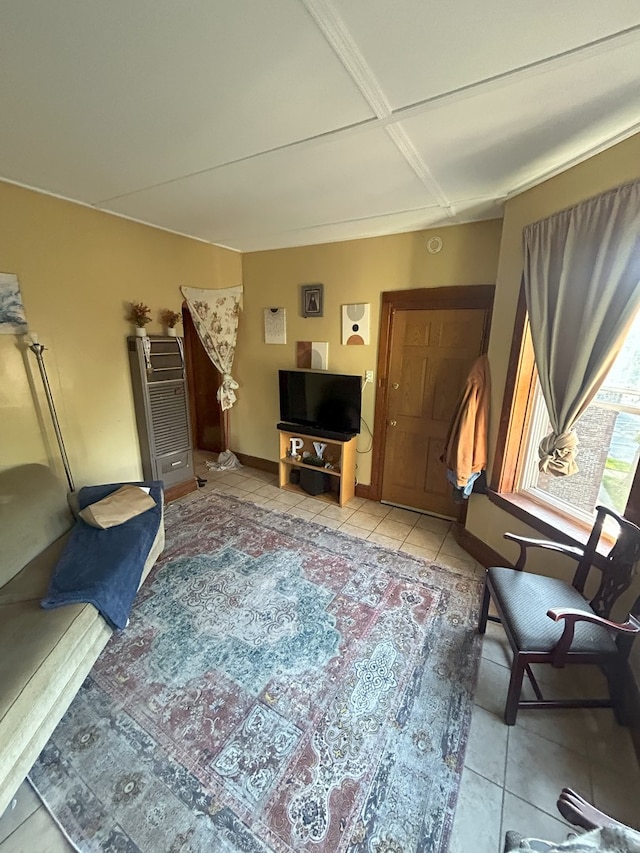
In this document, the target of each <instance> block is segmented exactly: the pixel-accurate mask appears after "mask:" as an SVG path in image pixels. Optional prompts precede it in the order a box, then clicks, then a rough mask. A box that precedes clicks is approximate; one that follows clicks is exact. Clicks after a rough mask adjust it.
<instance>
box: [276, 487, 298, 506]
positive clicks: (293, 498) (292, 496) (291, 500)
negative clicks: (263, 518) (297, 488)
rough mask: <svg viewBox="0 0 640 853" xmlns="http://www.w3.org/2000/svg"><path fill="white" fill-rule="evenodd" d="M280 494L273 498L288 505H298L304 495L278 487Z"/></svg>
mask: <svg viewBox="0 0 640 853" xmlns="http://www.w3.org/2000/svg"><path fill="white" fill-rule="evenodd" d="M278 491H279V492H280V494H279V495H278V496H277V497H276V498H275V500H277V501H280V503H283V504H287V505H288V506H298V504H301V503H302V502H303V501H304V495H301V494H300V493H299V492H288V491H286V490H285V489H278Z"/></svg>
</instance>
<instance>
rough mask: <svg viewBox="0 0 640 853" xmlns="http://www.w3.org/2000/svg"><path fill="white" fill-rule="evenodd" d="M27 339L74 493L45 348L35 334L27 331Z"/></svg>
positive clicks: (65, 470) (72, 489)
mask: <svg viewBox="0 0 640 853" xmlns="http://www.w3.org/2000/svg"><path fill="white" fill-rule="evenodd" d="M27 339H28V340H30V341H31V343H30V344H29V349H30V350H31V352H32V353H33V354H34V355H35V357H36V361H37V362H38V367H39V368H40V376H41V377H42V384H43V385H44V393H45V395H46V397H47V403H48V405H49V413H50V414H51V420H52V421H53V429H54V431H55V434H56V439H57V441H58V447H59V448H60V456H61V457H62V464H63V465H64V472H65V474H66V475H67V482H68V483H69V490H70V491H72V492H75V489H76V487H75V485H74V483H73V476H72V474H71V466H70V465H69V459H68V457H67V451H66V449H65V446H64V441H63V439H62V432H61V431H60V423H59V421H58V415H57V412H56V407H55V404H54V402H53V395H52V394H51V386H50V385H49V378H48V376H47V370H46V368H45V366H44V357H43V355H42V353H43V352H44V351H45V349H46V347H45V346H43V345H42V344H41V343H40V342H39V341H38V335H37V333H36V332H32V331H29V332H28V333H27Z"/></svg>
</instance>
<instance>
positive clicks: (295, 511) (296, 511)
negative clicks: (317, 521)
mask: <svg viewBox="0 0 640 853" xmlns="http://www.w3.org/2000/svg"><path fill="white" fill-rule="evenodd" d="M286 512H287V514H288V515H292V516H294V518H303V519H304V520H305V521H313V520H314V518H315V517H316V516H315V513H313V512H309V511H308V510H306V509H301V508H300V507H299V506H289V507H287V509H286Z"/></svg>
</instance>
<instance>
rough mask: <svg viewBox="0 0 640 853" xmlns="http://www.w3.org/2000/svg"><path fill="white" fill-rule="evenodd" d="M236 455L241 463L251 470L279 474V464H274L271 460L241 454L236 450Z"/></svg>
mask: <svg viewBox="0 0 640 853" xmlns="http://www.w3.org/2000/svg"><path fill="white" fill-rule="evenodd" d="M234 453H235V454H236V456H237V457H238V459H239V460H240V462H242V464H243V465H247V466H248V467H249V468H257V469H258V470H259V471H268V472H269V474H277V473H278V463H277V462H273V461H272V460H271V459H262V458H261V457H260V456H249V455H248V454H247V453H239V452H238V451H235V450H234Z"/></svg>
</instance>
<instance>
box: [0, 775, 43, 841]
mask: <svg viewBox="0 0 640 853" xmlns="http://www.w3.org/2000/svg"><path fill="white" fill-rule="evenodd" d="M12 806H13V807H12ZM39 808H40V800H39V799H38V797H37V796H36V794H35V793H34V790H33V788H32V787H31V785H30V784H29V783H28V782H27V781H24V782H23V783H22V785H20V787H19V788H18V790H17V791H16V793H15V794H14V796H13V803H10V804H9V805H8V806H7V808H6V809H5V812H4V814H3V815H2V816H1V817H0V842H2V841H4V839H5V838H7V837H8V836H9V835H11V833H12V832H14V831H15V830H16V829H17V828H18V827H19V826H20V824H21V823H24V821H25V820H26V819H27V818H28V817H29V816H30V815H32V814H33V813H34V812H35V811H36V809H39Z"/></svg>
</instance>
